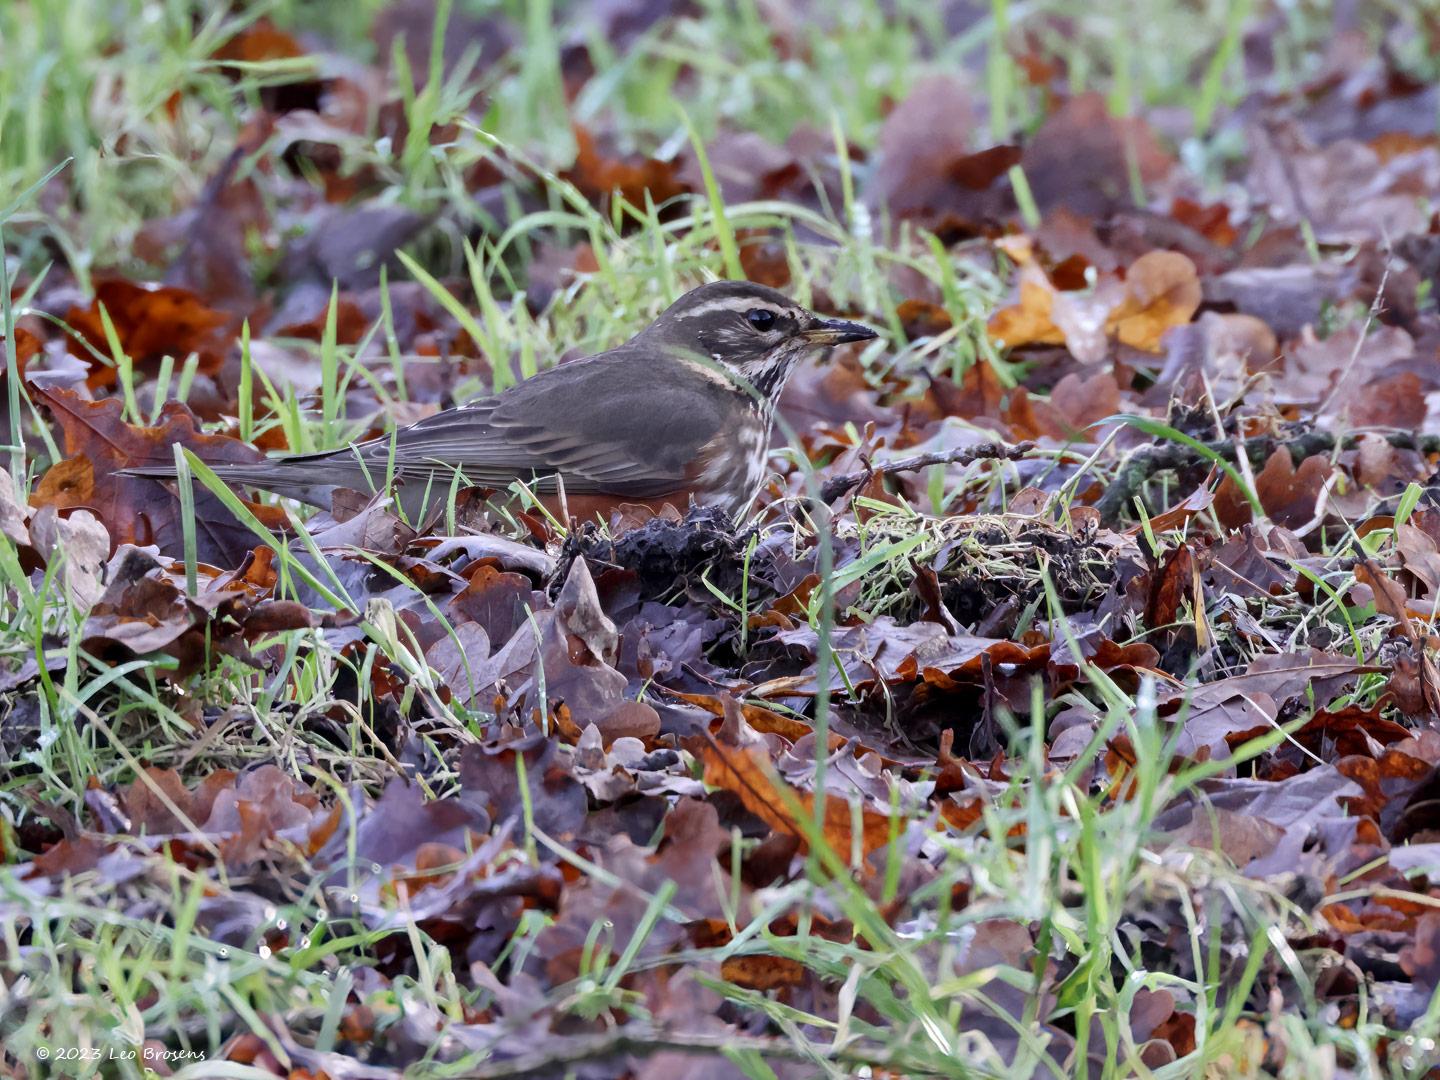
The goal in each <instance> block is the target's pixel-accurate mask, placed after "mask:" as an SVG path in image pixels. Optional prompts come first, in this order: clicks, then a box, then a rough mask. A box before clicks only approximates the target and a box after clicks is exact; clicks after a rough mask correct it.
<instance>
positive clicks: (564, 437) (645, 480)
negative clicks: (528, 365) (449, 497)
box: [337, 347, 732, 498]
mask: <svg viewBox="0 0 1440 1080" xmlns="http://www.w3.org/2000/svg"><path fill="white" fill-rule="evenodd" d="M731 396H732V392H731V391H729V390H728V389H727V388H726V387H724V386H723V385H720V384H718V383H717V382H716V380H714V379H712V378H707V377H706V375H705V373H703V371H702V370H697V369H695V368H692V367H691V366H690V365H686V364H684V363H682V362H678V361H675V360H671V359H667V358H657V357H655V356H653V355H649V354H648V353H646V352H643V351H639V350H631V349H627V348H626V347H622V348H621V349H617V350H615V351H614V352H611V353H607V354H603V355H601V356H597V357H593V358H591V359H589V360H582V361H578V362H576V363H573V364H567V365H563V366H561V367H558V368H554V369H551V370H549V371H546V372H542V373H541V374H539V375H536V376H535V377H534V378H531V379H527V380H526V381H525V382H523V383H520V384H519V385H517V386H514V387H512V388H511V389H509V390H507V391H505V392H504V393H503V394H499V395H496V396H493V397H488V398H483V399H481V400H479V401H475V402H472V403H470V404H468V405H465V406H462V407H461V408H458V409H451V410H448V411H446V412H443V413H439V414H437V415H435V416H432V417H429V418H428V419H425V420H422V421H420V422H419V423H417V424H412V425H411V426H410V427H407V428H402V429H401V430H399V431H397V432H396V433H395V435H394V437H393V447H394V448H393V455H394V462H395V473H396V475H398V476H400V477H403V478H406V479H413V480H419V481H422V482H425V481H429V482H432V483H442V484H445V485H447V486H448V484H449V482H450V478H451V477H452V476H453V475H454V473H455V472H456V471H457V470H458V471H459V472H460V474H461V476H462V477H463V482H468V483H471V484H479V485H483V486H488V487H497V488H501V487H505V486H507V485H508V484H510V483H511V482H512V481H514V480H517V479H519V480H524V481H526V482H528V483H533V484H534V485H535V487H536V489H537V490H540V491H553V490H555V488H556V481H555V477H556V476H557V475H558V476H560V477H561V478H563V480H564V484H565V489H566V491H571V492H576V493H605V494H613V495H628V496H631V497H634V498H648V497H652V496H658V495H664V494H667V493H669V492H673V491H677V490H680V489H681V488H683V487H684V486H685V485H686V482H687V481H690V480H692V479H694V476H695V472H696V469H697V467H698V465H699V461H698V459H699V458H700V456H701V454H702V451H703V450H704V448H705V447H706V445H707V444H712V440H713V439H714V438H715V436H716V435H717V434H718V433H719V432H720V431H721V430H722V428H723V427H724V425H725V420H724V417H725V406H726V405H727V404H730V402H729V401H727V398H730V397H731ZM391 443H392V440H391V438H388V437H387V438H380V439H376V440H373V441H372V442H370V443H366V444H364V445H363V446H361V447H358V448H356V451H355V452H358V454H359V456H360V457H361V459H362V460H363V461H364V462H365V463H366V465H367V467H369V468H370V469H371V470H378V475H380V476H382V477H383V476H384V474H385V469H386V463H387V461H388V459H389V457H390V455H391V453H392V449H391ZM712 445H713V444H712ZM337 456H342V455H337ZM357 465H358V462H357Z"/></svg>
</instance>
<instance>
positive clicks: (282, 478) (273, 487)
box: [115, 462, 335, 507]
mask: <svg viewBox="0 0 1440 1080" xmlns="http://www.w3.org/2000/svg"><path fill="white" fill-rule="evenodd" d="M210 471H211V472H213V473H214V474H215V475H216V476H217V477H219V478H220V479H221V480H223V481H225V483H227V484H245V485H251V486H254V487H259V488H264V489H265V490H266V491H273V492H275V494H277V495H285V496H288V497H290V498H292V499H299V500H300V501H301V502H308V503H311V504H313V505H315V506H320V507H325V506H328V505H329V496H330V493H331V492H332V491H333V490H334V488H335V484H334V482H328V483H327V482H326V480H325V479H324V478H319V477H316V476H314V475H310V474H306V473H304V471H303V470H297V472H300V473H301V475H297V476H287V475H286V472H287V470H284V469H277V468H275V466H274V465H273V464H267V463H264V462H261V463H258V464H255V465H211V466H210ZM115 473H116V475H117V476H133V477H135V478H137V479H140V480H174V479H175V476H176V473H175V466H174V465H136V466H132V467H131V468H128V469H117V470H115ZM317 480H318V483H317Z"/></svg>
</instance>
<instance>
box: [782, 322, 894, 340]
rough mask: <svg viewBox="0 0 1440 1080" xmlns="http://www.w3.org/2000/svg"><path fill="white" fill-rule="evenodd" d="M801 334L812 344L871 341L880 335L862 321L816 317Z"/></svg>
mask: <svg viewBox="0 0 1440 1080" xmlns="http://www.w3.org/2000/svg"><path fill="white" fill-rule="evenodd" d="M800 336H801V337H802V338H804V339H805V340H806V341H807V342H809V343H810V344H811V345H843V344H845V343H846V342H847V341H869V340H870V339H871V338H873V337H876V336H878V335H877V334H876V333H875V331H874V330H871V329H870V327H868V326H863V325H861V324H860V323H854V322H845V321H844V320H843V319H816V320H815V322H814V323H813V324H812V325H811V326H810V327H809V328H808V329H805V330H802V331H800Z"/></svg>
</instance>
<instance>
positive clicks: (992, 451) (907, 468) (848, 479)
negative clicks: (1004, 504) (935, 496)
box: [820, 442, 1035, 503]
mask: <svg viewBox="0 0 1440 1080" xmlns="http://www.w3.org/2000/svg"><path fill="white" fill-rule="evenodd" d="M1034 449H1035V444H1034V443H1033V442H1021V443H1016V444H1015V445H1014V446H1006V445H1005V444H1004V443H981V444H980V445H979V446H965V447H961V448H960V449H958V450H944V451H940V452H936V453H931V454H916V455H915V456H914V457H908V458H897V459H896V460H894V461H883V462H881V463H880V464H878V465H870V466H869V467H868V468H865V469H861V470H860V471H859V472H852V473H844V474H842V475H840V476H832V477H831V478H830V479H829V480H826V481H825V486H824V487H822V488H821V489H820V501H821V502H825V503H831V502H834V501H835V500H836V499H838V498H840V496H841V495H844V494H845V493H846V492H849V491H852V490H854V489H855V488H857V487H860V486H861V485H862V484H864V483H866V482H867V481H869V479H870V478H871V477H872V476H889V475H891V474H892V473H902V472H914V471H915V470H916V469H926V468H929V467H930V466H931V465H969V464H970V463H971V462H974V461H1009V460H1013V459H1014V458H1021V457H1024V456H1025V455H1026V454H1028V453H1030V451H1032V450H1034Z"/></svg>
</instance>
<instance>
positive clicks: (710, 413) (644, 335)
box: [124, 281, 875, 520]
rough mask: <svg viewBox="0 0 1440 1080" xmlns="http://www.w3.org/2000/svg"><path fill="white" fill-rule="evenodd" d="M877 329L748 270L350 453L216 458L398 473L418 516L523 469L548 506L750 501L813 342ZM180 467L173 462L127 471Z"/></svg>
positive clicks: (252, 473) (269, 483)
mask: <svg viewBox="0 0 1440 1080" xmlns="http://www.w3.org/2000/svg"><path fill="white" fill-rule="evenodd" d="M874 336H875V331H873V330H871V329H870V328H869V327H866V326H862V325H860V324H858V323H852V322H843V321H840V320H838V319H825V318H821V317H820V316H818V315H815V314H812V313H811V312H809V311H807V310H805V309H804V308H803V307H801V306H800V305H798V304H796V303H794V302H793V301H791V300H790V299H788V298H787V297H786V296H785V295H784V294H782V293H779V292H776V291H775V290H774V289H769V288H766V287H765V286H763V285H753V284H751V283H749V282H744V281H715V282H711V283H710V284H708V285H701V286H700V287H699V288H697V289H692V290H691V291H690V292H688V293H686V294H685V295H684V296H682V297H681V298H680V299H679V300H677V301H675V303H673V304H671V305H670V307H668V308H666V309H665V311H664V313H663V314H661V316H660V317H659V318H658V319H656V320H655V321H654V322H653V323H651V324H650V325H649V326H647V327H646V328H645V329H644V330H642V331H640V333H638V334H636V335H635V336H634V337H633V338H631V339H630V340H629V341H627V342H626V343H625V344H623V345H620V346H619V347H617V348H614V349H610V350H609V351H607V352H603V353H599V354H597V355H595V356H591V357H587V358H586V359H583V360H577V361H574V362H572V363H568V364H562V365H560V366H558V367H555V368H550V369H548V370H546V371H542V372H540V373H539V374H538V375H535V376H533V377H532V378H529V379H526V380H525V381H524V382H521V383H519V384H517V385H515V386H512V387H511V388H510V389H508V390H506V391H504V392H503V393H500V394H494V395H491V396H490V397H484V398H480V399H478V400H476V401H472V402H469V403H468V404H466V405H462V406H460V407H459V408H454V409H447V410H446V411H444V412H441V413H437V414H435V415H434V416H430V417H427V418H426V419H424V420H421V421H420V422H419V423H415V424H411V425H410V426H408V427H404V428H400V429H399V430H397V431H395V432H394V433H393V434H392V435H386V436H381V437H380V438H376V439H371V440H369V441H367V442H362V443H357V444H355V445H352V446H349V447H346V448H345V449H343V450H332V451H328V452H325V453H319V454H300V455H295V456H291V457H278V458H272V459H270V460H268V461H263V462H258V463H256V464H254V465H216V466H213V468H214V470H215V473H216V474H217V475H218V476H219V477H220V478H221V479H222V480H225V481H227V482H229V483H235V484H245V485H249V486H252V487H257V488H263V489H265V490H267V491H273V492H276V493H277V494H280V495H286V496H290V497H292V498H296V499H299V500H301V501H303V502H309V503H314V504H315V505H317V506H329V504H330V497H331V495H332V494H333V493H334V491H335V490H336V489H337V488H351V489H354V490H357V491H362V492H374V491H376V490H377V489H379V488H381V487H383V486H384V485H385V482H386V478H387V476H388V477H390V479H391V481H392V482H393V483H394V484H395V487H396V494H397V498H398V500H399V503H400V505H401V506H402V507H403V508H404V510H405V512H406V514H407V515H408V516H409V517H410V519H411V520H418V519H419V518H420V517H422V516H423V515H424V514H425V513H426V512H427V511H428V510H429V509H431V508H433V507H435V506H437V505H439V504H440V503H441V501H442V500H443V499H445V498H448V497H449V494H450V491H451V489H452V485H453V484H454V483H455V482H456V477H457V474H458V477H459V479H458V483H459V485H460V486H461V487H464V486H470V485H475V486H480V487H485V488H492V489H495V490H497V491H498V490H503V489H505V488H508V487H509V486H510V485H511V484H512V483H513V482H515V481H517V480H519V481H522V482H524V483H525V484H526V485H528V486H529V488H530V490H531V491H533V492H535V493H536V494H537V496H538V497H539V498H540V501H541V502H542V503H544V504H545V505H546V506H547V508H549V509H550V510H551V511H552V512H558V511H560V510H561V509H562V507H561V505H560V498H559V495H560V492H561V491H562V490H563V492H564V506H563V509H565V510H568V512H569V513H570V514H571V515H572V516H576V517H581V518H588V517H591V516H593V515H594V514H597V513H599V514H607V513H609V512H610V511H611V510H612V509H614V508H615V507H616V506H618V505H620V504H622V503H640V504H644V505H648V506H650V507H652V508H654V509H659V507H660V506H662V505H663V504H665V503H672V504H674V505H675V506H676V508H677V509H681V510H684V509H685V508H686V507H687V506H688V505H689V504H690V503H691V502H692V501H693V502H695V503H698V504H701V505H713V506H719V507H722V508H724V509H725V510H726V511H727V512H729V513H730V514H732V515H735V514H738V513H739V512H741V511H742V510H744V509H745V508H746V507H747V506H748V505H749V504H750V502H751V500H753V499H754V497H755V495H756V493H757V492H758V491H759V489H760V486H761V484H762V483H763V481H764V479H765V473H766V461H767V458H768V453H769V444H770V430H771V424H772V421H773V417H774V412H775V403H776V401H777V400H778V399H779V397H780V392H781V390H782V389H784V386H785V382H786V380H787V379H788V378H789V377H790V373H791V371H792V370H793V369H794V367H795V364H796V362H797V361H798V360H799V359H800V358H801V357H802V356H804V355H805V354H806V353H808V352H810V351H812V350H815V349H819V348H824V347H826V346H830V345H838V344H840V343H842V342H848V341H865V340H867V339H869V338H873V337H874ZM124 471H125V472H126V473H128V474H129V475H131V476H141V477H147V478H150V479H156V480H161V479H173V478H174V476H175V470H174V467H173V466H172V467H158V466H157V467H149V466H146V467H140V468H134V469H127V470H124Z"/></svg>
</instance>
